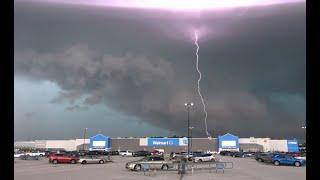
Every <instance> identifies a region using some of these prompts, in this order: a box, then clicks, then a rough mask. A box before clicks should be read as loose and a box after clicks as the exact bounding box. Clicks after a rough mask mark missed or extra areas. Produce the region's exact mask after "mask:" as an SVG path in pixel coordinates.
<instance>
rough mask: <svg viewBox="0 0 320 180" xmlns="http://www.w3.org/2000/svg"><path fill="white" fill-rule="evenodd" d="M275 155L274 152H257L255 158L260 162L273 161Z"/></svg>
mask: <svg viewBox="0 0 320 180" xmlns="http://www.w3.org/2000/svg"><path fill="white" fill-rule="evenodd" d="M273 156H274V154H272V153H257V154H256V155H255V160H256V161H259V162H266V163H271V162H272V157H273Z"/></svg>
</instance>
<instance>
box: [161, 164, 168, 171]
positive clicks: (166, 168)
mask: <svg viewBox="0 0 320 180" xmlns="http://www.w3.org/2000/svg"><path fill="white" fill-rule="evenodd" d="M161 169H162V170H164V171H167V170H168V169H169V166H168V165H166V164H164V165H162V167H161Z"/></svg>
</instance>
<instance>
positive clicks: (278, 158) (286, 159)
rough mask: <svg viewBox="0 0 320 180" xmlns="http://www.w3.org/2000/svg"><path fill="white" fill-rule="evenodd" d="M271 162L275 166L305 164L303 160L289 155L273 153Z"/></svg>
mask: <svg viewBox="0 0 320 180" xmlns="http://www.w3.org/2000/svg"><path fill="white" fill-rule="evenodd" d="M272 163H273V164H274V165H276V166H278V165H282V164H283V165H294V166H302V165H305V160H303V159H297V158H295V157H293V156H290V155H275V156H274V157H273V158H272Z"/></svg>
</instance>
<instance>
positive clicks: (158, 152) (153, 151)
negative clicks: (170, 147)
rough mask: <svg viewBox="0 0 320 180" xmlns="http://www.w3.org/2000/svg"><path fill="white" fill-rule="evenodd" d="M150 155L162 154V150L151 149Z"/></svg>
mask: <svg viewBox="0 0 320 180" xmlns="http://www.w3.org/2000/svg"><path fill="white" fill-rule="evenodd" d="M151 155H153V156H159V155H163V152H161V151H159V150H156V149H154V150H152V151H151Z"/></svg>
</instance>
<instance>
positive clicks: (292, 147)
mask: <svg viewBox="0 0 320 180" xmlns="http://www.w3.org/2000/svg"><path fill="white" fill-rule="evenodd" d="M287 142H288V151H289V152H299V144H298V141H297V140H296V139H293V140H287Z"/></svg>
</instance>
